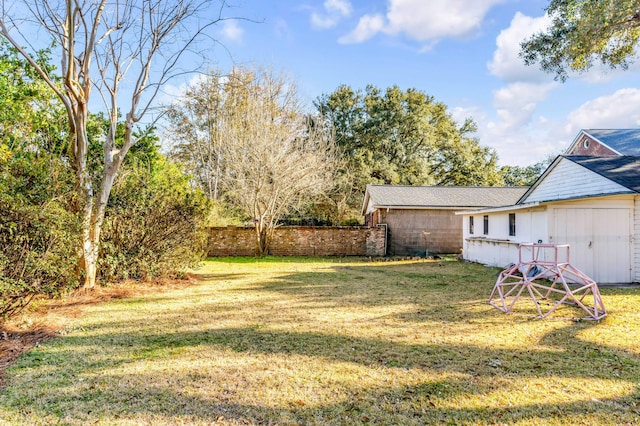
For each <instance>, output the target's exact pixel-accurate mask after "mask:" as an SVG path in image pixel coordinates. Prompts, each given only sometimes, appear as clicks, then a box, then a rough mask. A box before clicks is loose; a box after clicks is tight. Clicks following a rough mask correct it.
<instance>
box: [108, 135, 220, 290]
mask: <svg viewBox="0 0 640 426" xmlns="http://www.w3.org/2000/svg"><path fill="white" fill-rule="evenodd" d="M146 139H152V140H153V138H150V137H147V138H146ZM137 154H138V155H135V156H132V157H129V161H128V162H127V164H125V165H124V166H123V167H122V169H121V173H120V176H118V179H116V182H115V183H114V187H113V193H112V196H111V197H110V199H109V204H108V205H107V209H106V212H105V221H104V228H103V237H102V241H101V244H100V257H99V263H100V268H99V270H100V275H99V276H100V278H101V280H102V281H103V282H105V283H106V282H113V281H119V280H122V279H150V278H153V277H157V276H175V275H176V274H180V273H182V272H183V271H184V269H185V268H186V267H189V266H193V265H194V264H195V263H196V262H197V261H199V260H200V259H202V257H203V255H204V254H205V246H206V236H207V235H206V232H205V227H204V224H205V221H206V218H207V213H208V211H209V209H208V203H207V199H206V197H205V196H204V194H203V193H202V191H200V190H199V189H194V188H192V187H191V185H190V177H189V176H187V175H186V174H184V173H183V171H182V169H181V168H180V167H179V166H178V165H176V164H175V163H172V162H170V161H168V160H166V159H165V158H164V156H163V155H162V154H160V153H159V152H158V147H157V146H156V145H153V147H152V148H151V149H148V150H146V152H145V153H144V155H142V151H139V152H138V153H137ZM149 154H151V155H149Z"/></svg>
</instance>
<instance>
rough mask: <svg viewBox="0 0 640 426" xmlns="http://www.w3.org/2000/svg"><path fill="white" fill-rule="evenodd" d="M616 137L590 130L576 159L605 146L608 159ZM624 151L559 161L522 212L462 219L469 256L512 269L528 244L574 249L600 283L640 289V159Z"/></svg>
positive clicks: (511, 209) (574, 260) (580, 264)
mask: <svg viewBox="0 0 640 426" xmlns="http://www.w3.org/2000/svg"><path fill="white" fill-rule="evenodd" d="M608 132H609V133H607V134H605V133H604V131H597V132H596V131H582V132H581V134H580V135H579V136H578V137H577V138H576V140H575V141H574V143H573V144H572V146H570V148H569V150H568V152H575V151H576V150H578V151H579V150H584V149H596V147H594V146H593V145H596V144H600V146H599V147H598V148H597V149H598V152H600V154H602V150H603V149H604V148H608V149H611V148H612V147H613V146H614V142H615V141H613V139H610V140H607V138H608V137H612V136H615V135H614V133H615V132H613V131H608ZM635 134H636V136H640V132H639V131H638V130H636V131H635ZM603 135H604V136H603ZM595 136H597V138H595ZM617 136H618V138H614V139H616V140H618V141H622V140H623V138H622V136H623V134H622V132H620V133H618V135H617ZM627 136H628V135H627ZM638 141H640V139H638V138H636V145H640V143H638ZM586 142H588V143H586ZM605 145H606V146H605ZM627 145H628V146H627V148H629V147H631V146H632V145H633V144H629V143H627ZM620 148H621V147H620V146H618V147H617V148H614V149H615V152H614V153H613V154H608V155H606V156H593V155H561V156H558V157H557V158H556V159H555V160H554V161H553V163H552V164H551V165H550V166H549V167H548V168H547V169H546V170H545V172H544V173H543V174H542V175H541V176H540V177H539V178H538V180H537V181H536V182H535V183H534V184H533V185H532V186H531V187H530V188H529V189H528V190H527V191H526V192H525V193H524V194H523V195H522V197H520V199H519V200H518V201H517V202H516V203H515V204H514V205H511V206H506V207H499V208H488V209H480V210H476V211H468V210H465V211H460V212H458V215H459V216H462V218H463V223H464V226H463V257H464V258H465V259H466V260H470V261H476V262H480V263H483V264H487V265H493V266H506V265H508V264H510V263H515V262H517V261H518V246H519V244H520V243H548V244H569V245H570V250H571V252H570V263H571V264H572V265H574V266H576V267H577V268H578V269H580V270H581V271H582V272H584V273H586V274H587V275H588V276H590V277H591V278H593V279H594V280H595V281H597V282H599V283H629V282H639V281H640V238H636V236H637V235H639V234H640V156H638V155H620V153H624V152H629V150H628V149H620Z"/></svg>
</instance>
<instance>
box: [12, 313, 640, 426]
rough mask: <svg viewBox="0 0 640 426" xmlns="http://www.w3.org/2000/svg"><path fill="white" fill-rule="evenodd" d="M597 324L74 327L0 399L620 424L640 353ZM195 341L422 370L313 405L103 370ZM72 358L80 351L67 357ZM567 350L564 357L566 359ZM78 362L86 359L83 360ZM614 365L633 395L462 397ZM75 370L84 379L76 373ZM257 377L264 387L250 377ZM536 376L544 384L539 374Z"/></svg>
mask: <svg viewBox="0 0 640 426" xmlns="http://www.w3.org/2000/svg"><path fill="white" fill-rule="evenodd" d="M593 326H594V324H593V323H577V324H568V325H567V326H566V327H563V328H561V329H558V330H555V331H553V332H551V333H549V334H548V335H547V336H545V338H544V340H545V341H547V342H549V343H552V344H553V346H552V347H551V348H549V349H546V350H536V351H530V350H527V349H526V348H522V349H517V350H508V349H490V348H480V347H474V346H471V345H454V344H447V345H406V344H399V343H394V342H389V341H385V340H378V339H366V338H358V337H352V336H340V335H327V334H321V333H294V332H279V331H263V330H259V329H255V328H227V329H210V330H206V331H203V332H176V333H166V334H162V335H146V334H143V333H140V334H138V335H135V333H133V335H132V333H121V334H118V333H112V334H110V335H108V336H106V335H105V336H102V337H103V339H107V341H106V342H105V341H96V336H68V337H65V338H63V339H60V340H59V341H58V342H57V343H58V344H56V345H54V346H53V347H51V346H50V347H49V348H37V349H35V350H33V351H31V352H30V353H28V354H27V355H26V356H25V357H23V358H22V359H21V360H20V361H19V363H18V365H17V368H18V370H17V372H18V373H19V371H20V369H22V368H26V369H31V370H35V371H36V375H35V376H31V378H30V381H29V382H28V383H21V382H20V380H19V375H18V376H15V377H14V383H13V386H12V387H10V388H8V389H7V390H5V395H6V396H4V397H0V407H2V408H3V409H4V410H7V412H9V411H20V410H23V411H24V410H27V411H29V410H30V411H31V412H32V413H37V414H38V415H58V416H59V417H60V418H63V417H64V415H65V414H64V413H66V412H68V411H69V410H71V409H74V410H75V409H76V408H77V407H78V405H79V404H81V406H82V410H81V411H83V412H86V413H91V414H90V415H89V414H88V415H87V416H88V417H87V419H86V420H89V419H91V418H93V417H96V416H97V417H99V418H100V417H102V418H105V419H107V420H106V422H107V423H109V420H108V419H112V420H113V418H112V417H110V416H112V415H113V413H112V412H110V408H109V407H111V405H112V404H114V403H120V402H123V401H124V404H125V405H123V406H118V409H119V410H122V411H121V412H120V414H119V415H121V416H125V417H126V415H133V414H135V413H145V414H150V415H156V416H161V417H167V418H171V417H172V416H176V418H177V417H182V416H186V417H188V416H194V418H197V419H201V420H208V419H209V420H210V419H214V418H216V417H218V416H223V417H225V418H227V419H234V420H236V421H248V422H252V423H258V424H263V423H274V422H275V423H278V422H280V421H284V419H285V418H290V419H291V420H293V421H298V422H301V423H305V424H310V423H317V424H322V423H329V424H332V423H374V424H375V423H379V422H381V421H389V419H392V421H393V422H397V423H398V424H412V423H413V424H436V423H441V422H453V423H456V424H463V423H465V422H467V423H469V424H472V423H477V422H479V421H481V422H514V421H523V420H532V419H541V420H542V421H550V420H553V419H559V418H562V416H566V415H574V416H578V415H584V414H585V413H591V414H593V415H594V416H596V419H595V420H594V422H596V423H602V424H606V423H608V424H620V423H623V422H625V421H629V420H628V419H630V418H635V417H633V416H634V415H635V414H634V410H636V409H637V407H636V404H638V403H640V389H639V388H638V386H637V383H638V377H639V371H640V360H639V359H638V357H637V356H634V355H633V354H629V353H627V352H625V351H622V350H619V349H611V348H608V347H606V346H602V345H597V344H593V343H589V342H585V341H583V340H581V339H580V338H578V337H577V334H579V333H581V332H582V331H584V330H586V329H588V328H590V327H593ZM107 342H108V344H109V345H111V349H110V350H108V351H106V352H104V357H103V358H101V359H100V358H99V357H98V359H96V357H95V347H96V345H105V344H107ZM198 345H200V346H210V347H211V348H212V349H217V350H232V351H234V352H237V353H239V354H243V355H245V356H251V355H253V354H261V355H264V354H267V355H275V356H279V357H283V356H284V357H285V359H287V358H286V357H287V356H288V355H297V356H304V357H309V358H323V359H326V360H328V361H335V362H346V363H354V364H358V365H362V366H365V367H369V368H374V369H380V368H383V369H389V374H393V373H392V371H397V369H412V370H415V371H412V374H416V375H418V376H421V378H420V380H419V381H420V384H418V385H411V386H397V387H388V386H387V387H385V385H384V384H381V386H373V387H370V388H365V389H355V390H353V392H352V393H351V394H350V395H347V396H346V397H344V398H343V399H342V400H340V401H338V402H332V403H330V404H320V405H314V404H312V403H307V402H305V401H304V400H301V399H297V396H296V395H292V397H291V400H290V402H289V406H288V407H278V408H270V407H268V406H266V405H267V404H268V403H265V404H260V403H259V402H256V403H238V402H234V395H229V396H228V397H225V394H224V393H220V394H218V395H217V396H215V397H206V396H202V395H198V393H197V392H185V391H184V390H183V389H184V388H183V386H180V383H182V384H183V385H186V384H188V383H189V382H185V381H184V380H188V376H189V374H190V372H184V371H182V370H180V369H177V370H175V371H170V372H169V373H167V374H165V375H162V376H161V377H159V376H157V375H153V374H150V376H149V377H148V378H147V379H146V380H142V381H141V382H142V383H146V385H145V386H144V388H140V387H139V385H127V383H126V382H123V377H122V376H113V375H109V374H104V372H103V371H102V370H103V369H105V368H109V369H114V368H117V366H118V365H122V364H127V363H130V362H132V361H141V360H144V359H148V360H149V361H154V362H160V361H162V359H163V358H165V359H164V361H163V362H166V363H171V362H172V360H173V356H174V355H173V354H174V353H175V352H174V351H172V349H175V348H181V347H191V346H198ZM69 356H73V357H74V359H75V360H76V361H74V362H68V360H69ZM561 358H562V359H563V362H559V360H560V359H561ZM567 358H569V361H570V362H571V365H572V367H571V370H570V371H569V370H567V369H565V368H563V367H562V365H564V361H566V360H567ZM268 359H270V358H268ZM77 360H86V361H84V362H85V363H84V364H81V363H78V361H77ZM492 360H501V363H500V365H499V366H496V364H492V363H491V361H492ZM288 362H289V363H291V368H292V369H295V368H296V365H295V363H296V362H300V360H299V359H297V360H289V361H288ZM303 362H304V361H303ZM169 365H170V364H169ZM52 369H54V370H56V375H57V376H58V377H63V378H64V380H62V381H60V382H55V383H51V382H48V380H49V379H48V375H49V373H48V372H49V371H51V370H52ZM37 370H40V372H37ZM614 370H615V372H616V374H617V377H616V380H621V381H625V382H630V383H635V384H636V386H635V388H634V391H633V394H627V395H620V396H619V397H610V398H602V399H599V400H597V401H594V400H591V399H589V398H586V397H585V398H575V399H578V400H577V401H573V402H568V403H549V402H546V403H545V402H541V403H539V404H533V403H527V404H518V403H516V404H511V405H508V404H507V403H505V406H504V407H501V408H495V405H497V404H496V403H495V401H494V402H493V403H492V404H487V405H488V407H473V406H472V405H471V406H465V398H471V397H474V396H478V395H483V396H486V397H489V395H490V394H491V393H492V392H494V391H501V390H504V389H505V388H507V389H508V388H509V387H510V386H511V385H512V383H511V381H512V380H516V379H523V378H524V379H540V380H536V381H542V382H544V379H550V380H551V379H557V378H568V379H571V378H579V379H602V380H609V379H611V374H612V371H614ZM193 373H194V372H191V374H193ZM195 373H196V374H197V372H195ZM443 373H444V374H449V375H452V377H451V378H449V379H447V380H441V379H434V378H437V377H442V374H443ZM137 374H140V375H144V373H137ZM185 374H186V376H187V377H186V378H185ZM80 378H82V379H81V380H82V383H80V382H79V381H80ZM195 380H196V381H198V383H200V384H201V385H203V386H213V385H214V384H216V383H217V379H216V377H215V376H206V377H200V378H195ZM136 383H140V381H137V382H136ZM250 384H251V383H250ZM218 385H220V383H218ZM251 385H253V386H259V384H255V383H254V384H251ZM316 385H318V386H319V385H321V384H316ZM20 386H31V387H36V388H38V387H40V388H42V389H46V392H42V393H38V392H36V393H32V394H28V395H27V394H22V392H21V389H20ZM541 386H543V387H544V384H542V385H541ZM456 400H458V401H462V402H461V403H460V405H461V406H452V405H453V403H452V401H456ZM149 401H153V403H150V402H149ZM491 405H493V407H491ZM0 411H1V410H0ZM616 415H618V416H619V417H615V416H616ZM381 416H386V417H381ZM629 416H632V417H629ZM1 418H2V417H1V415H0V419H1ZM596 420H597V421H596Z"/></svg>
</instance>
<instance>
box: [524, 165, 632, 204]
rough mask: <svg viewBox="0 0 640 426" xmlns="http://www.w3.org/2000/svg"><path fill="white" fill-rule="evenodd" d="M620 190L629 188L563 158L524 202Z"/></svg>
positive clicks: (614, 192) (627, 190)
mask: <svg viewBox="0 0 640 426" xmlns="http://www.w3.org/2000/svg"><path fill="white" fill-rule="evenodd" d="M621 192H629V189H627V188H625V187H624V186H622V185H619V184H617V183H615V182H612V181H610V180H609V179H606V178H604V177H602V176H600V175H598V174H597V173H593V172H592V171H590V170H587V169H586V168H584V167H582V166H580V165H578V164H576V163H574V162H572V161H570V160H567V159H566V158H563V159H561V160H560V162H559V163H558V165H557V166H556V167H555V168H554V169H553V170H551V172H550V173H549V175H547V177H546V178H545V179H544V180H543V181H542V182H540V184H539V185H538V186H537V187H536V188H535V189H534V190H533V191H532V192H531V194H529V196H528V197H527V198H526V200H524V202H526V203H531V202H535V201H551V200H562V199H568V198H577V197H584V196H591V195H594V194H616V193H621Z"/></svg>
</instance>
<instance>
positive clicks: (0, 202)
mask: <svg viewBox="0 0 640 426" xmlns="http://www.w3.org/2000/svg"><path fill="white" fill-rule="evenodd" d="M72 194H73V175H72V174H71V173H69V171H68V169H67V168H66V166H65V164H64V161H62V160H61V159H60V158H58V157H56V156H52V155H50V154H48V153H46V152H29V151H13V150H11V148H10V147H9V146H8V145H7V144H6V143H4V142H0V316H1V317H3V318H6V317H8V316H10V315H12V314H15V313H16V312H18V311H19V310H20V309H22V308H23V307H24V306H26V305H27V304H28V303H29V302H30V301H31V299H32V298H33V297H34V296H36V295H39V294H46V295H50V296H53V295H58V294H61V293H62V292H64V291H65V290H68V289H71V288H73V287H74V286H75V285H76V283H77V274H76V268H75V265H76V262H75V260H74V259H75V254H76V251H77V250H78V242H79V240H78V239H77V235H78V230H79V228H78V226H77V225H78V223H77V221H76V217H75V215H73V214H72V213H70V211H69V210H70V209H69V207H70V204H71V202H72V201H73V199H72Z"/></svg>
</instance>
